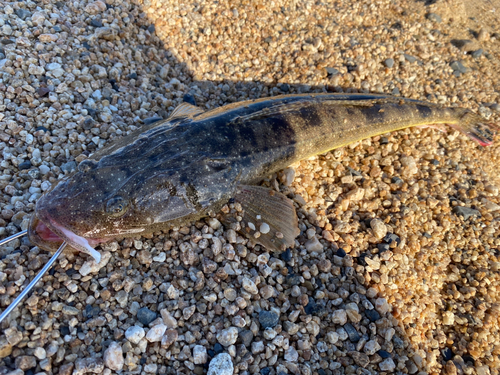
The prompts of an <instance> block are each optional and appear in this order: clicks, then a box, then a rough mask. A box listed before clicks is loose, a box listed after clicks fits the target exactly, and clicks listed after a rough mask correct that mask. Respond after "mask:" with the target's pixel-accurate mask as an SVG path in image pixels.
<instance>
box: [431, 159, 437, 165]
mask: <svg viewBox="0 0 500 375" xmlns="http://www.w3.org/2000/svg"><path fill="white" fill-rule="evenodd" d="M431 164H432V165H439V160H436V159H432V160H431Z"/></svg>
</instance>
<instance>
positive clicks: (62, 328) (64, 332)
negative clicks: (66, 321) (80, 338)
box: [59, 326, 69, 336]
mask: <svg viewBox="0 0 500 375" xmlns="http://www.w3.org/2000/svg"><path fill="white" fill-rule="evenodd" d="M59 331H61V335H62V336H66V335H69V327H68V326H60V327H59Z"/></svg>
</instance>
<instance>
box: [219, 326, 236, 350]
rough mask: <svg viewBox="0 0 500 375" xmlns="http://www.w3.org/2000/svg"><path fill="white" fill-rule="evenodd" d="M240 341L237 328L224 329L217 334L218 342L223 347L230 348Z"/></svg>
mask: <svg viewBox="0 0 500 375" xmlns="http://www.w3.org/2000/svg"><path fill="white" fill-rule="evenodd" d="M237 339H238V328H236V327H229V328H226V329H223V330H222V331H220V332H219V333H218V334H217V341H218V342H219V343H220V344H221V345H222V346H226V347H227V346H230V345H233V344H234V343H235V342H236V340H237Z"/></svg>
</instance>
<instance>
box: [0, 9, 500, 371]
mask: <svg viewBox="0 0 500 375" xmlns="http://www.w3.org/2000/svg"><path fill="white" fill-rule="evenodd" d="M1 4H2V6H1V7H0V8H1V9H0V142H1V143H0V149H1V151H2V158H1V162H0V188H1V189H2V191H3V194H2V196H1V197H0V208H1V212H0V234H2V235H8V234H12V233H16V232H18V231H19V230H20V229H21V228H23V229H24V228H26V226H27V222H28V218H29V216H30V215H31V214H32V212H33V209H34V205H35V202H36V200H37V199H38V198H39V197H40V195H41V194H42V193H43V191H45V190H47V189H48V188H49V187H50V185H51V184H52V183H53V182H54V181H56V180H57V179H59V178H61V177H63V176H64V175H65V174H67V173H69V172H70V171H71V170H72V169H74V168H75V166H76V165H77V163H78V162H79V161H81V160H83V159H85V158H86V157H87V156H88V155H90V154H91V153H92V152H93V151H95V150H96V149H97V148H100V147H102V146H103V145H104V144H106V143H107V142H109V141H110V140H111V139H113V138H115V137H119V136H121V135H123V134H126V133H127V132H130V131H132V130H134V129H136V128H137V127H140V126H141V125H142V124H143V121H144V120H145V119H147V118H151V117H158V116H159V117H166V116H167V115H168V113H170V112H171V111H172V110H173V108H174V107H175V106H176V105H177V104H178V103H180V102H181V101H182V98H183V96H184V95H185V94H191V95H192V96H194V98H195V99H196V101H197V103H198V105H200V106H202V107H205V108H214V107H217V106H220V105H223V104H225V103H229V102H234V101H239V100H244V99H248V98H258V97H265V96H272V95H279V94H284V93H297V92H322V91H333V92H357V91H359V92H380V93H392V94H395V95H402V96H406V97H411V98H418V99H424V100H429V101H433V102H438V103H442V104H444V105H448V106H453V105H460V106H465V107H469V108H472V109H474V110H476V111H478V112H480V113H481V114H482V115H484V116H486V117H491V120H492V121H497V122H498V121H499V112H500V81H499V79H500V76H499V74H498V72H499V71H500V66H499V58H500V29H499V26H498V25H499V16H498V14H497V13H495V9H497V10H498V9H500V2H499V1H498V0H493V1H484V2H483V1H472V0H470V1H468V0H464V1H463V2H462V1H460V0H449V1H444V0H438V1H428V2H411V1H401V0H394V1H389V0H377V1H336V2H334V1H331V2H326V1H325V2H321V1H317V2H314V1H308V0H305V1H297V0H289V1H260V0H255V1H241V2H238V4H237V5H236V2H231V1H227V0H222V1H218V2H209V1H205V0H200V1H197V2H187V1H186V2H184V5H179V3H178V2H176V1H171V2H169V1H161V2H160V1H156V0H155V1H149V0H146V1H144V3H142V2H141V3H136V2H134V1H133V0H123V1H120V0H106V1H105V2H104V1H101V0H98V1H84V0H75V1H73V2H62V1H57V2H51V1H49V0H42V1H40V2H34V1H19V2H12V3H9V2H5V1H2V2H1ZM499 156H500V148H499V146H498V145H495V146H492V147H490V148H488V149H483V148H480V147H479V146H477V145H476V144H474V143H472V142H471V141H469V140H468V139H467V138H466V137H464V136H462V135H460V134H458V133H457V132H454V131H451V132H449V133H446V134H444V133H440V132H437V131H436V130H433V129H424V130H422V129H412V130H406V131H400V132H397V133H394V134H389V135H386V136H382V137H376V138H373V139H369V140H366V141H363V142H359V143H358V144H356V145H352V146H349V147H346V148H343V149H339V150H336V151H334V152H331V153H328V154H326V155H322V156H318V157H315V158H312V159H310V160H307V161H303V162H301V163H298V164H297V165H294V166H292V167H291V168H288V169H286V170H285V171H283V172H281V173H279V174H277V175H276V176H271V177H270V178H269V179H267V180H266V181H265V182H264V183H265V184H268V185H269V186H272V187H274V188H276V189H279V190H281V191H282V192H284V193H286V194H287V195H288V196H289V197H291V198H292V199H293V200H294V201H295V203H296V207H297V211H298V216H299V221H300V223H299V226H300V229H301V235H300V236H299V237H298V238H297V244H296V246H295V249H293V250H292V251H287V252H285V253H283V254H281V255H279V256H278V255H275V254H269V253H267V252H266V251H265V249H261V248H260V247H258V246H257V247H255V248H253V249H251V248H250V247H249V246H247V243H246V240H244V239H243V238H241V237H240V236H239V235H237V234H236V233H235V232H234V231H232V230H225V229H224V228H223V227H222V226H221V225H220V223H219V222H218V221H217V220H215V219H207V220H202V221H200V222H196V223H192V225H190V226H187V227H183V228H178V230H173V231H170V232H169V233H156V234H154V235H151V236H149V237H142V238H138V239H127V240H123V241H120V242H119V243H118V242H113V243H110V244H107V245H105V246H103V248H102V253H103V260H102V261H101V263H100V264H99V265H96V264H95V263H94V262H92V261H90V260H89V259H88V258H86V257H85V256H74V255H72V254H66V255H64V256H63V257H61V258H60V259H59V260H58V262H57V263H56V265H55V267H54V268H53V269H52V270H51V271H50V274H49V275H47V276H46V277H44V279H43V282H42V283H40V284H39V285H38V287H37V288H36V290H35V293H33V294H32V295H31V297H29V299H28V300H27V301H26V302H25V303H24V305H23V306H22V308H18V309H17V310H16V311H15V312H14V313H13V314H12V315H11V316H10V321H6V322H4V323H3V324H2V327H1V328H2V331H1V332H0V374H6V373H10V374H16V375H22V374H40V375H41V374H83V373H102V374H111V373H113V372H120V371H122V372H123V373H128V374H139V373H152V374H154V373H158V374H192V373H195V374H204V373H209V374H217V375H227V374H233V373H234V374H262V375H266V374H270V375H274V374H279V375H283V374H304V375H308V374H318V375H325V374H328V375H331V374H375V373H380V374H384V373H387V374H389V373H409V374H419V375H422V374H439V373H444V374H450V375H454V374H478V375H488V374H498V373H499V368H500V344H499V342H500V320H499V316H500V304H499V301H500V274H499V270H500V259H499V257H500V251H499V245H500V239H499V238H497V236H496V234H497V233H498V229H499V228H498V227H499V222H500V205H499V204H500V197H499V195H498V194H499V186H500V180H499V178H498V169H497V168H498V165H499V162H500V160H499ZM0 255H1V260H0V306H2V308H3V307H5V306H7V305H8V304H9V303H10V302H11V301H12V300H13V298H14V296H15V295H17V294H18V293H19V291H20V288H21V287H22V286H23V285H26V284H27V283H28V282H29V280H30V279H32V278H33V276H34V275H35V274H36V272H37V271H38V270H39V269H40V268H41V267H42V266H43V264H44V263H45V262H46V261H47V260H48V257H49V254H47V253H46V252H44V251H41V250H39V249H37V248H36V247H35V248H33V247H30V246H29V242H28V241H27V239H26V238H24V239H21V240H16V241H14V242H12V243H10V244H9V246H8V247H4V248H3V249H1V250H0Z"/></svg>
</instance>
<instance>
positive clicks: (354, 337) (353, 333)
mask: <svg viewBox="0 0 500 375" xmlns="http://www.w3.org/2000/svg"><path fill="white" fill-rule="evenodd" d="M344 329H345V330H346V332H347V335H348V336H349V340H351V342H354V343H356V342H358V341H359V340H360V339H361V336H360V335H359V333H358V331H357V330H356V328H354V326H353V325H352V324H350V323H346V324H344Z"/></svg>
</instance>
